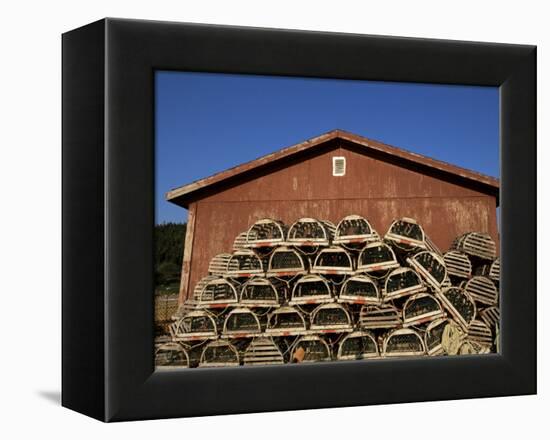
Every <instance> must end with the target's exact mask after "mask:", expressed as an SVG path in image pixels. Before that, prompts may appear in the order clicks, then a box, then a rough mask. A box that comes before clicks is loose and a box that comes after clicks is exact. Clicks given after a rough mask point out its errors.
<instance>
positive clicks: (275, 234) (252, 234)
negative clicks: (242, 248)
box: [246, 218, 288, 248]
mask: <svg viewBox="0 0 550 440" xmlns="http://www.w3.org/2000/svg"><path fill="white" fill-rule="evenodd" d="M287 230H288V228H287V227H286V226H285V224H284V223H283V222H282V221H280V220H273V219H270V218H264V219H261V220H258V221H257V222H256V223H254V224H253V225H252V226H251V227H250V229H249V230H248V232H247V235H246V246H247V247H251V248H259V247H275V246H280V245H281V244H282V243H284V241H285V240H286V234H287Z"/></svg>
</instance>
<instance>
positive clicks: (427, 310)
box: [403, 293, 446, 327]
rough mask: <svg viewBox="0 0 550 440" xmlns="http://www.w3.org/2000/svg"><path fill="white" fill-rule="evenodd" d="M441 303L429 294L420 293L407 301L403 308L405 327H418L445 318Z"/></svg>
mask: <svg viewBox="0 0 550 440" xmlns="http://www.w3.org/2000/svg"><path fill="white" fill-rule="evenodd" d="M445 316H446V313H445V312H444V311H443V308H442V307H441V304H440V303H439V301H438V300H437V299H436V298H435V297H434V296H432V295H430V294H429V293H418V294H416V295H413V296H411V297H409V298H408V299H407V301H406V302H405V305H404V306H403V326H404V327H410V326H417V325H422V324H425V323H426V322H430V321H433V320H435V319H440V318H444V317H445Z"/></svg>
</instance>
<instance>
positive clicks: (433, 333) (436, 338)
mask: <svg viewBox="0 0 550 440" xmlns="http://www.w3.org/2000/svg"><path fill="white" fill-rule="evenodd" d="M448 324H449V320H448V319H445V318H441V319H436V320H435V321H432V322H430V323H429V324H428V327H427V328H426V332H425V333H424V343H425V345H426V350H427V351H428V355H430V356H439V355H442V354H444V353H445V349H444V348H443V344H442V340H443V333H444V331H445V327H447V325H448Z"/></svg>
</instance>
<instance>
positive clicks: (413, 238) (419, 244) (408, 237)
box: [384, 217, 426, 251]
mask: <svg viewBox="0 0 550 440" xmlns="http://www.w3.org/2000/svg"><path fill="white" fill-rule="evenodd" d="M424 237H425V234H424V230H423V229H422V226H420V225H419V224H418V223H417V222H416V220H414V219H412V218H407V217H403V218H402V219H399V220H394V221H393V223H392V224H391V225H390V227H389V229H388V232H386V235H385V236H384V240H385V241H387V242H390V243H393V244H394V245H396V247H398V248H400V249H403V250H405V251H410V250H413V249H415V248H420V249H426V244H425V240H424Z"/></svg>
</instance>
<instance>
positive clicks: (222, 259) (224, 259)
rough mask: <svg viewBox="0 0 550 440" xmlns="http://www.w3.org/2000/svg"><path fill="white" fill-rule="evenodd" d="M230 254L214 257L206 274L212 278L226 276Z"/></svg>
mask: <svg viewBox="0 0 550 440" xmlns="http://www.w3.org/2000/svg"><path fill="white" fill-rule="evenodd" d="M231 256H232V254H227V253H222V254H218V255H216V256H214V258H212V259H211V260H210V263H209V265H208V273H209V274H210V275H213V276H218V277H222V276H225V275H227V265H228V263H229V260H231Z"/></svg>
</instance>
